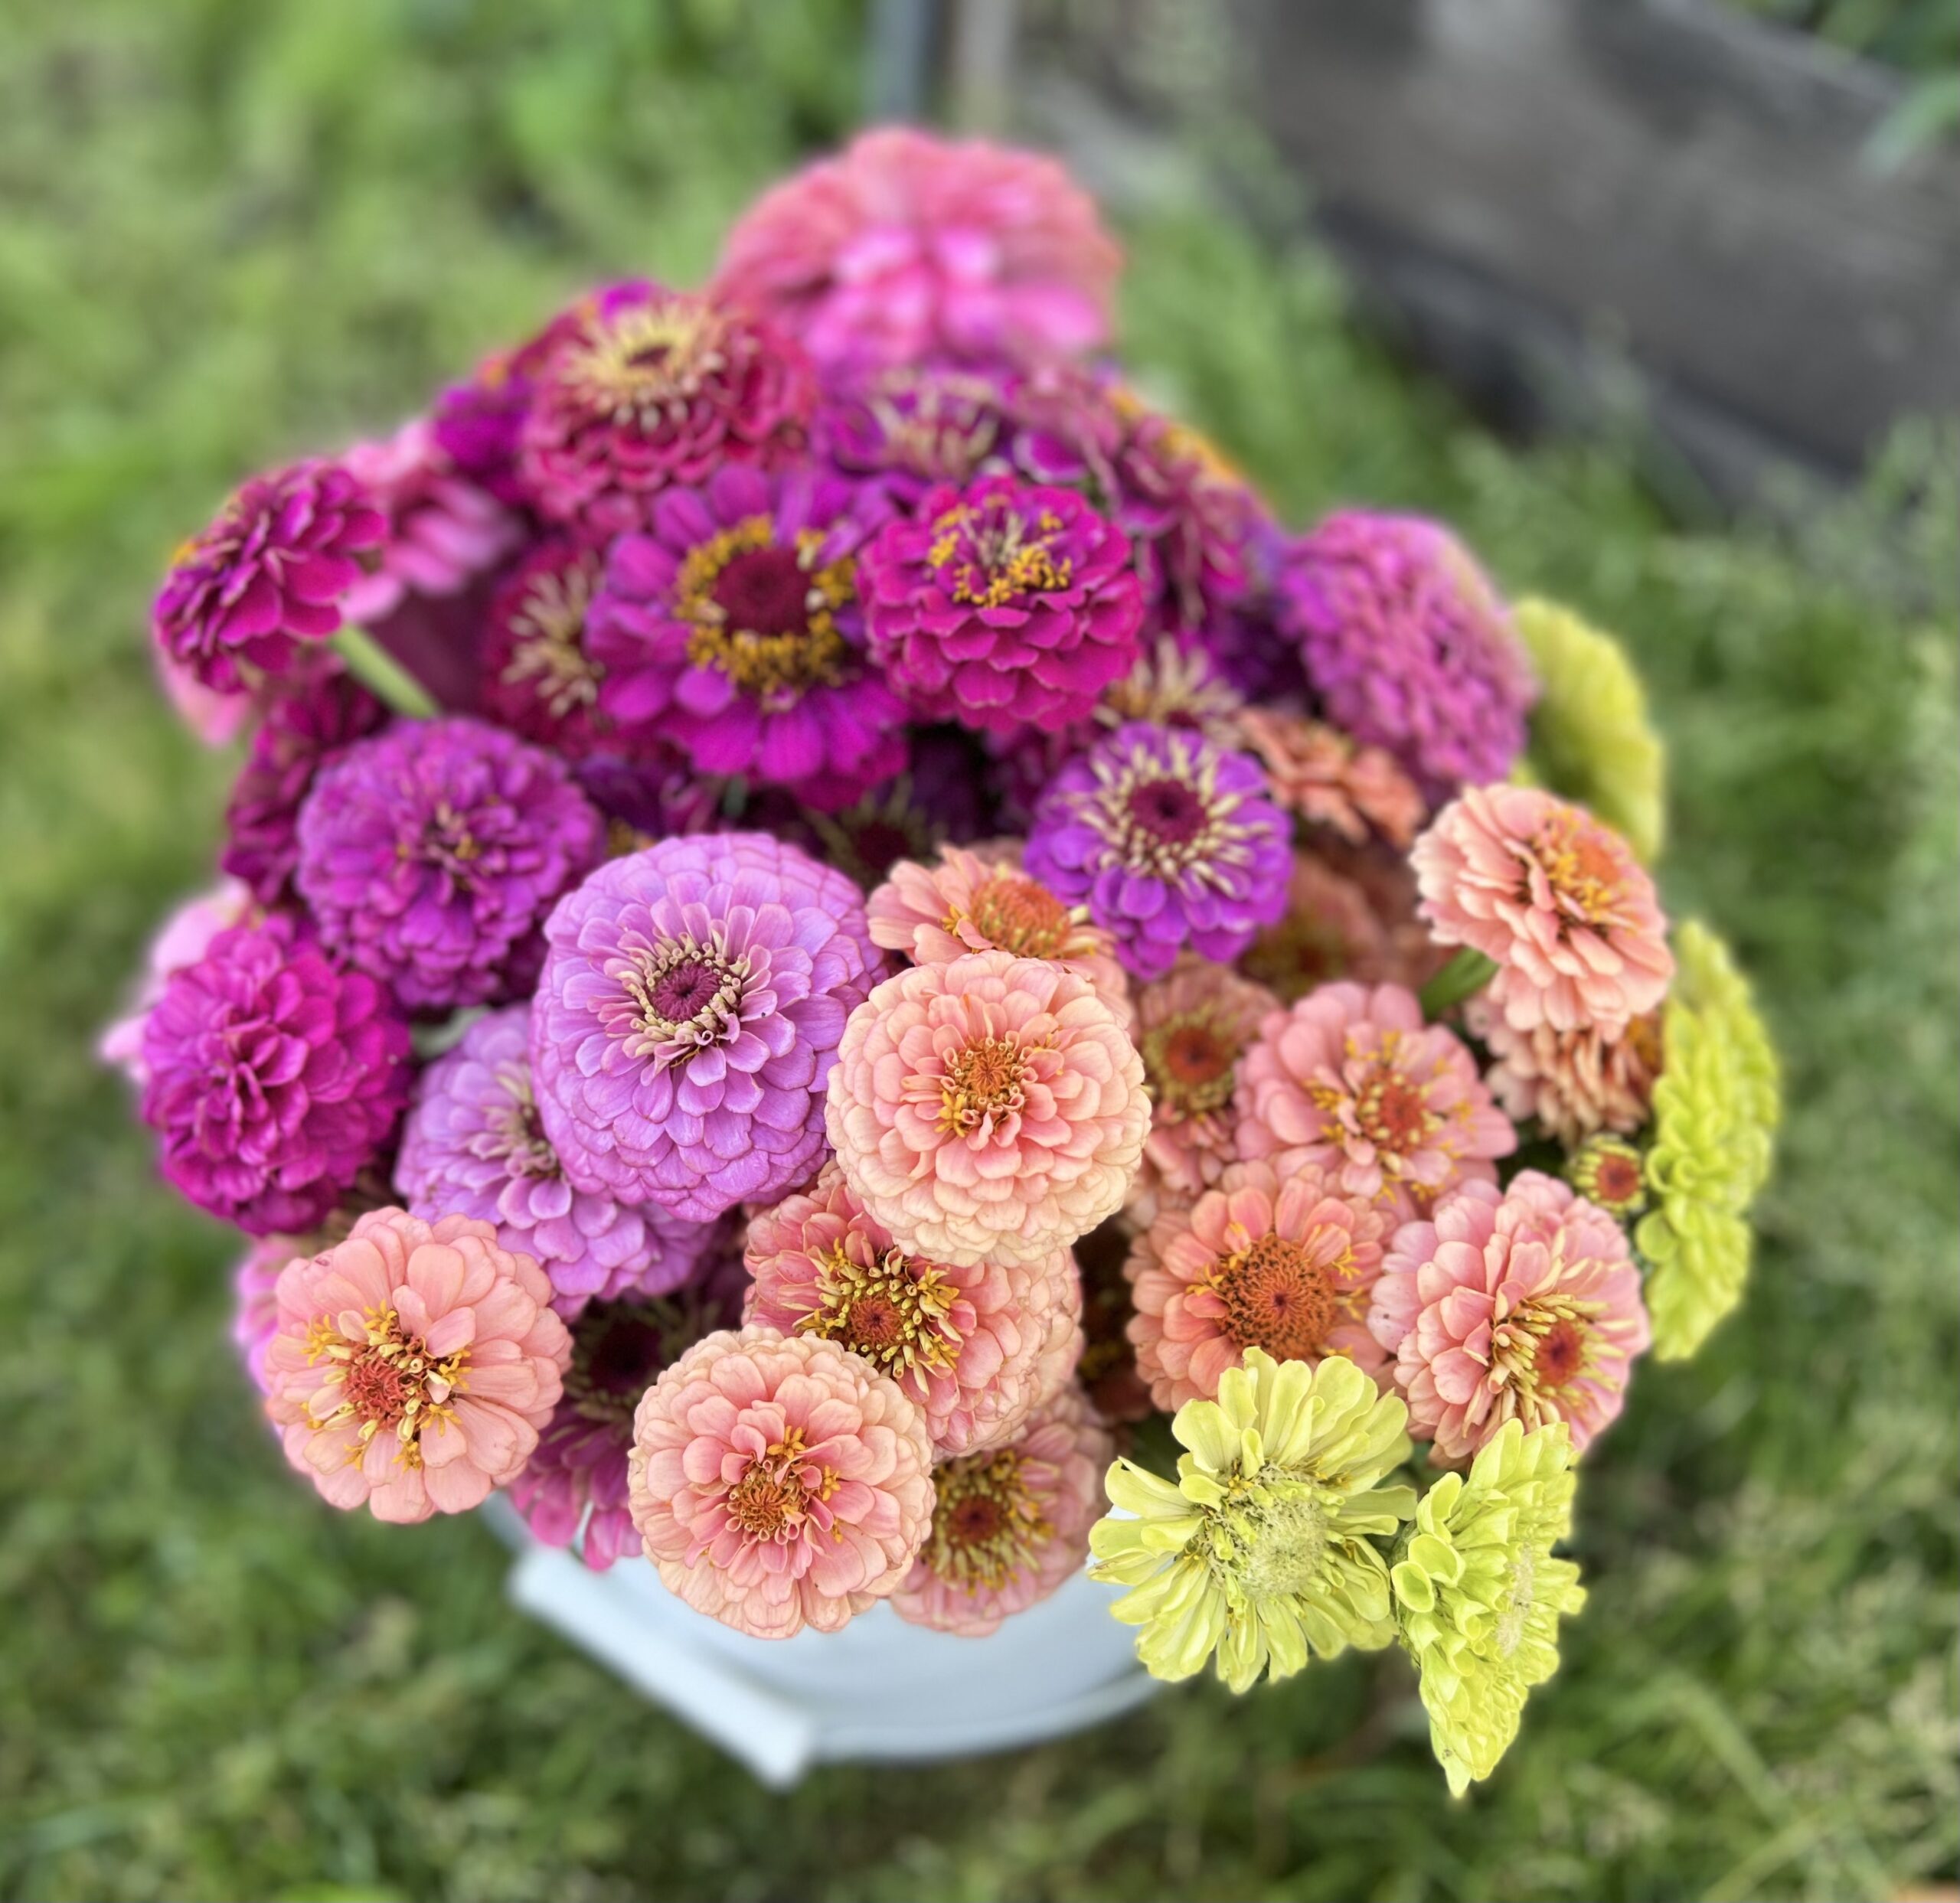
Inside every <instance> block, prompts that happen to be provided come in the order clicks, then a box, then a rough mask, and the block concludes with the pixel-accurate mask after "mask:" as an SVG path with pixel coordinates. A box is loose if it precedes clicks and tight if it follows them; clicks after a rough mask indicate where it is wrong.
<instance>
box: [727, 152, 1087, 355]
mask: <svg viewBox="0 0 1960 1903" xmlns="http://www.w3.org/2000/svg"><path fill="white" fill-rule="evenodd" d="M1121 264H1122V253H1120V252H1119V250H1117V248H1116V245H1115V243H1113V242H1112V240H1111V239H1110V237H1109V233H1107V232H1106V231H1105V230H1103V226H1102V223H1101V221H1100V220H1099V219H1098V217H1096V207H1095V204H1094V203H1093V201H1091V200H1090V198H1089V196H1088V194H1086V192H1084V191H1083V190H1082V189H1081V188H1080V187H1079V186H1077V185H1076V184H1075V183H1074V182H1073V181H1072V180H1071V179H1070V177H1069V175H1068V174H1067V172H1066V171H1063V169H1062V168H1061V167H1060V165H1057V163H1056V162H1054V160H1053V159H1052V158H1043V157H1040V155H1037V154H1035V153H1033V152H1020V151H1016V150H1014V149H1013V148H1011V147H1008V146H1001V145H990V144H988V142H985V140H981V139H969V140H949V139H940V138H937V137H936V136H934V135H933V134H932V133H930V132H917V131H914V130H913V129H910V128H908V127H902V126H886V127H881V128H880V129H877V130H875V131H872V132H865V133H863V134H861V135H860V136H859V137H858V138H857V139H855V140H854V141H853V142H852V143H851V145H850V146H849V147H848V149H846V150H845V151H844V152H842V153H841V154H840V155H838V156H837V157H835V158H825V159H819V160H818V162H816V163H815V164H814V165H809V166H807V167H806V168H805V169H804V170H803V171H800V172H799V173H798V174H797V175H795V177H794V178H790V179H788V180H786V181H784V182H783V183H782V184H779V185H777V186H776V187H775V188H773V190H771V191H767V192H766V193H764V194H763V196H762V197H760V198H759V199H758V200H757V201H756V203H755V204H753V205H752V206H750V208H749V210H748V211H746V212H745V213H744V214H743V215H742V217H740V219H738V220H737V221H736V224H735V226H734V228H733V230H731V231H730V233H729V234H728V241H727V244H726V245H725V246H724V248H723V251H722V254H721V263H720V266H719V268H718V269H717V273H716V275H715V279H714V290H715V293H716V295H718V296H720V297H724V298H726V299H729V300H730V301H731V302H736V303H740V304H743V305H747V306H748V307H749V308H751V309H753V310H757V311H760V312H764V313H766V315H770V316H773V317H775V318H778V319H779V320H780V321H781V322H782V323H783V324H785V325H787V326H788V327H789V328H791V329H792V330H793V331H795V334H796V335H798V336H799V337H800V338H802V341H803V342H804V343H805V344H806V345H807V346H808V348H809V350H810V352H811V354H812V355H813V356H815V357H817V358H818V360H819V361H823V362H825V363H844V364H917V363H920V362H923V361H927V360H929V359H930V358H933V357H971V358H975V359H978V360H979V361H982V362H987V363H991V362H995V361H999V360H1001V359H1002V358H1007V359H1009V360H1015V361H1023V362H1027V361H1039V360H1040V359H1041V358H1044V357H1060V356H1069V355H1073V354H1075V353H1076V352H1078V351H1084V350H1088V349H1092V348H1094V347H1095V346H1096V344H1100V343H1101V342H1102V341H1103V339H1104V338H1105V337H1106V335H1107V334H1108V331H1109V300H1110V295H1111V293H1112V291H1113V290H1114V289H1115V286H1116V273H1117V271H1118V269H1119V267H1120V266H1121Z"/></svg>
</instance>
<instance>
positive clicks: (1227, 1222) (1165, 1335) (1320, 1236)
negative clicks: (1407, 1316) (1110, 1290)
mask: <svg viewBox="0 0 1960 1903" xmlns="http://www.w3.org/2000/svg"><path fill="white" fill-rule="evenodd" d="M1385 1229H1387V1216H1386V1215H1385V1213H1384V1212H1383V1209H1381V1208H1380V1206H1379V1205H1378V1204H1376V1203H1370V1202H1368V1201H1367V1200H1364V1199H1363V1198H1361V1197H1358V1196H1344V1195H1343V1194H1342V1193H1341V1192H1340V1190H1338V1189H1337V1188H1336V1187H1334V1185H1333V1184H1332V1183H1330V1182H1329V1181H1328V1179H1327V1178H1326V1177H1325V1176H1324V1175H1323V1174H1322V1173H1321V1172H1320V1171H1319V1170H1315V1169H1313V1168H1311V1167H1305V1168H1302V1169H1299V1170H1295V1171H1294V1172H1292V1173H1291V1174H1290V1175H1289V1176H1288V1177H1285V1180H1283V1181H1282V1179H1281V1178H1280V1177H1279V1175H1278V1174H1277V1173H1276V1172H1275V1171H1274V1170H1272V1168H1271V1167H1269V1165H1268V1164H1263V1163H1238V1164H1233V1166H1232V1167H1230V1169H1228V1170H1227V1171H1226V1172H1225V1173H1224V1175H1223V1177H1222V1178H1221V1179H1220V1182H1219V1185H1218V1187H1217V1189H1215V1190H1210V1191H1207V1193H1205V1194H1204V1195H1203V1196H1200V1197H1199V1198H1198V1199H1197V1201H1196V1202H1195V1203H1193V1204H1192V1205H1191V1207H1190V1208H1188V1209H1169V1210H1167V1211H1166V1212H1165V1213H1164V1214H1163V1215H1161V1216H1158V1219H1157V1220H1156V1221H1155V1222H1154V1223H1152V1225H1151V1226H1150V1228H1149V1229H1148V1230H1147V1231H1145V1233H1144V1234H1143V1235H1140V1236H1139V1237H1138V1239H1137V1241H1136V1244H1135V1248H1134V1249H1132V1252H1131V1254H1130V1258H1129V1262H1128V1263H1127V1264H1125V1267H1124V1271H1123V1272H1124V1273H1125V1275H1127V1276H1128V1277H1129V1281H1130V1291H1131V1294H1132V1298H1133V1299H1134V1301H1135V1304H1136V1313H1135V1315H1134V1316H1133V1317H1132V1318H1131V1320H1130V1324H1129V1337H1130V1340H1132V1342H1133V1343H1135V1346H1136V1365H1137V1372H1138V1373H1139V1374H1141V1375H1142V1376H1143V1378H1144V1379H1145V1380H1146V1381H1148V1382H1149V1383H1150V1392H1151V1399H1152V1400H1154V1401H1155V1402H1156V1404H1157V1405H1158V1407H1159V1408H1162V1409H1163V1410H1164V1411H1165V1412H1166V1413H1167V1414H1168V1413H1170V1412H1173V1411H1174V1410H1175V1409H1176V1408H1181V1407H1182V1406H1183V1405H1184V1403H1185V1402H1187V1401H1195V1400H1206V1401H1208V1400H1210V1399H1212V1398H1213V1397H1214V1395H1217V1392H1218V1383H1219V1382H1220V1379H1222V1378H1223V1376H1224V1373H1225V1371H1226V1370H1227V1369H1228V1368H1236V1367H1237V1366H1238V1365H1239V1363H1240V1357H1241V1356H1242V1355H1243V1353H1244V1352H1245V1350H1246V1349H1248V1348H1263V1349H1264V1350H1266V1353H1268V1354H1269V1355H1271V1356H1272V1357H1273V1358H1274V1359H1275V1360H1278V1361H1304V1362H1305V1363H1308V1365H1309V1366H1314V1365H1316V1364H1318V1363H1320V1362H1321V1361H1324V1360H1326V1358H1327V1357H1328V1356H1329V1355H1345V1356H1347V1357H1348V1360H1351V1361H1352V1362H1353V1363H1354V1364H1355V1365H1356V1366H1357V1367H1359V1368H1361V1369H1363V1370H1364V1372H1365V1373H1367V1374H1369V1375H1370V1376H1373V1377H1374V1379H1376V1380H1377V1382H1380V1384H1381V1385H1383V1386H1387V1357H1386V1356H1384V1355H1383V1353H1382V1351H1381V1348H1380V1345H1379V1344H1378V1343H1377V1342H1376V1340H1374V1337H1373V1336H1371V1335H1370V1333H1368V1330H1367V1312H1368V1298H1369V1291H1370V1290H1371V1289H1372V1288H1374V1283H1375V1278H1376V1276H1377V1275H1379V1274H1380V1270H1381V1260H1382V1239H1383V1232H1384V1231H1385Z"/></svg>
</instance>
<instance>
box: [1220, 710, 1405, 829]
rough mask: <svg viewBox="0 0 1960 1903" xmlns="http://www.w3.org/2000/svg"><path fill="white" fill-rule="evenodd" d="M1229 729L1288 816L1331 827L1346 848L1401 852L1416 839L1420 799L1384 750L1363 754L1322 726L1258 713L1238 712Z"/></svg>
mask: <svg viewBox="0 0 1960 1903" xmlns="http://www.w3.org/2000/svg"><path fill="white" fill-rule="evenodd" d="M1236 726H1237V728H1238V730H1239V733H1240V735H1241V736H1243V745H1244V746H1245V748H1246V751H1247V752H1250V753H1252V754H1253V755H1254V756H1256V757H1257V759H1258V760H1259V763H1260V765H1263V767H1264V768H1265V769H1266V777H1267V778H1268V779H1269V780H1270V781H1271V782H1272V797H1273V798H1274V799H1275V801H1277V802H1278V803H1279V805H1282V806H1283V807H1285V808H1286V810H1287V811H1289V812H1292V813H1297V814H1299V816H1300V817H1301V818H1302V819H1304V820H1305V821H1308V823H1309V824H1312V825H1316V826H1327V827H1331V828H1332V829H1333V830H1334V831H1335V832H1337V833H1338V834H1340V835H1341V837H1342V838H1343V839H1344V840H1346V841H1348V844H1350V845H1354V846H1359V845H1361V844H1364V843H1365V842H1366V841H1367V839H1368V838H1369V837H1370V834H1380V836H1381V837H1383V839H1385V840H1387V841H1388V843H1389V844H1390V845H1391V846H1394V847H1399V848H1403V849H1405V850H1406V847H1407V846H1408V844H1409V842H1410V841H1411V840H1412V839H1413V838H1414V837H1416V828H1417V827H1419V826H1420V825H1421V824H1422V823H1423V810H1424V809H1423V796H1422V795H1421V794H1420V793H1419V792H1417V791H1416V785H1415V782H1413V780H1411V779H1410V777H1409V776H1408V775H1407V774H1406V773H1405V772H1403V770H1402V769H1401V768H1400V767H1399V766H1398V765H1396V763H1395V756H1394V755H1393V754H1392V753H1390V752H1389V751H1388V749H1387V748H1386V747H1380V746H1361V745H1360V744H1359V743H1357V742H1356V741H1355V740H1354V739H1352V738H1351V737H1350V736H1348V735H1347V734H1345V733H1342V732H1341V730H1339V728H1338V727H1331V726H1328V724H1327V723H1326V722H1325V721H1324V720H1308V718H1307V717H1306V716H1305V714H1301V713H1276V712H1274V711H1272V710H1270V709H1269V708H1266V707H1246V708H1244V709H1243V710H1241V711H1240V713H1238V714H1237V716H1236Z"/></svg>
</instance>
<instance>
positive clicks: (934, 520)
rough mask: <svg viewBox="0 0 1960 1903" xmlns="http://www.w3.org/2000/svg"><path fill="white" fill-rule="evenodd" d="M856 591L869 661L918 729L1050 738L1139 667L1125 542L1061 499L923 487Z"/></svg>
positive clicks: (1061, 493)
mask: <svg viewBox="0 0 1960 1903" xmlns="http://www.w3.org/2000/svg"><path fill="white" fill-rule="evenodd" d="M863 588H864V610H865V618H866V622H867V626H868V627H869V628H870V631H871V648H872V651H873V653H874V654H876V655H877V658H878V659H879V660H880V661H881V662H882V663H883V664H884V667H885V669H886V671H887V673H888V674H890V677H891V682H892V684H893V687H896V688H897V690H899V692H900V694H903V696H904V697H905V698H906V701H907V703H909V704H910V707H912V709H913V712H914V713H916V715H917V716H918V717H919V718H920V719H921V720H957V721H959V723H961V725H962V726H969V727H975V728H978V729H981V730H984V731H986V732H988V733H1014V731H1015V730H1018V729H1019V728H1021V727H1026V726H1033V727H1038V728H1040V729H1041V730H1043V731H1044V732H1047V733H1053V732H1054V731H1056V730H1058V729H1060V728H1062V727H1065V726H1069V725H1070V724H1071V723H1073V722H1075V721H1077V720H1082V719H1083V718H1085V717H1086V716H1087V714H1088V713H1089V710H1090V709H1091V708H1092V707H1094V706H1095V704H1096V696H1097V695H1098V694H1100V693H1101V692H1102V691H1103V689H1104V688H1105V687H1108V686H1109V684H1110V683H1111V682H1112V681H1118V680H1120V679H1121V678H1122V677H1123V676H1124V675H1125V674H1127V673H1129V671H1130V669H1131V668H1132V666H1133V665H1134V664H1135V661H1136V658H1137V651H1138V648H1137V632H1138V628H1139V627H1140V625H1142V619H1143V600H1142V593H1141V592H1140V590H1139V587H1138V582H1137V578H1136V575H1135V572H1134V571H1133V570H1132V567H1131V566H1130V545H1129V538H1128V537H1126V536H1125V534H1123V532H1122V530H1120V529H1119V528H1116V527H1113V526H1112V524H1109V522H1107V521H1104V519H1103V517H1101V516H1099V515H1098V514H1096V511H1094V510H1093V509H1092V508H1090V507H1089V504H1087V503H1086V502H1085V501H1083V499H1082V498H1081V497H1080V496H1079V495H1075V494H1074V493H1073V491H1070V490H1067V489H1053V488H1036V487H1033V486H1031V485H1029V484H1027V483H1024V482H1021V481H1017V480H1016V479H1015V478H1014V477H1012V476H1004V475H995V476H985V477H983V478H981V480H980V481H977V482H975V483H973V484H972V485H969V487H968V488H965V489H955V488H952V487H951V486H950V485H948V486H946V487H944V488H936V489H934V490H932V491H929V493H928V494H927V495H926V496H924V497H923V498H922V499H921V500H920V504H919V507H918V511H917V513H916V516H913V517H897V518H895V519H894V520H893V521H890V522H888V523H887V524H886V525H885V526H884V528H883V529H882V530H880V532H879V534H878V537H877V540H876V541H874V543H871V547H869V548H868V549H867V550H866V552H865V556H864V575H863Z"/></svg>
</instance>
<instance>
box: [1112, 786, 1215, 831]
mask: <svg viewBox="0 0 1960 1903" xmlns="http://www.w3.org/2000/svg"><path fill="white" fill-rule="evenodd" d="M1129 816H1130V818H1132V820H1133V821H1135V823H1136V824H1137V825H1138V826H1139V827H1142V830H1143V831H1145V832H1146V833H1148V834H1150V835H1151V836H1152V837H1153V838H1155V839H1159V840H1161V841H1164V842H1165V844H1167V845H1172V846H1183V845H1187V844H1189V843H1190V842H1191V841H1192V840H1194V839H1195V838H1196V837H1197V836H1198V834H1200V833H1201V832H1202V831H1204V821H1205V810H1204V801H1203V800H1201V798H1199V797H1198V796H1197V793H1196V792H1194V791H1193V790H1192V789H1191V788H1190V787H1188V786H1187V785H1185V784H1184V782H1183V781H1182V780H1173V779H1161V780H1144V781H1142V782H1139V783H1138V785H1135V786H1133V787H1132V788H1130V795H1129Z"/></svg>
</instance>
